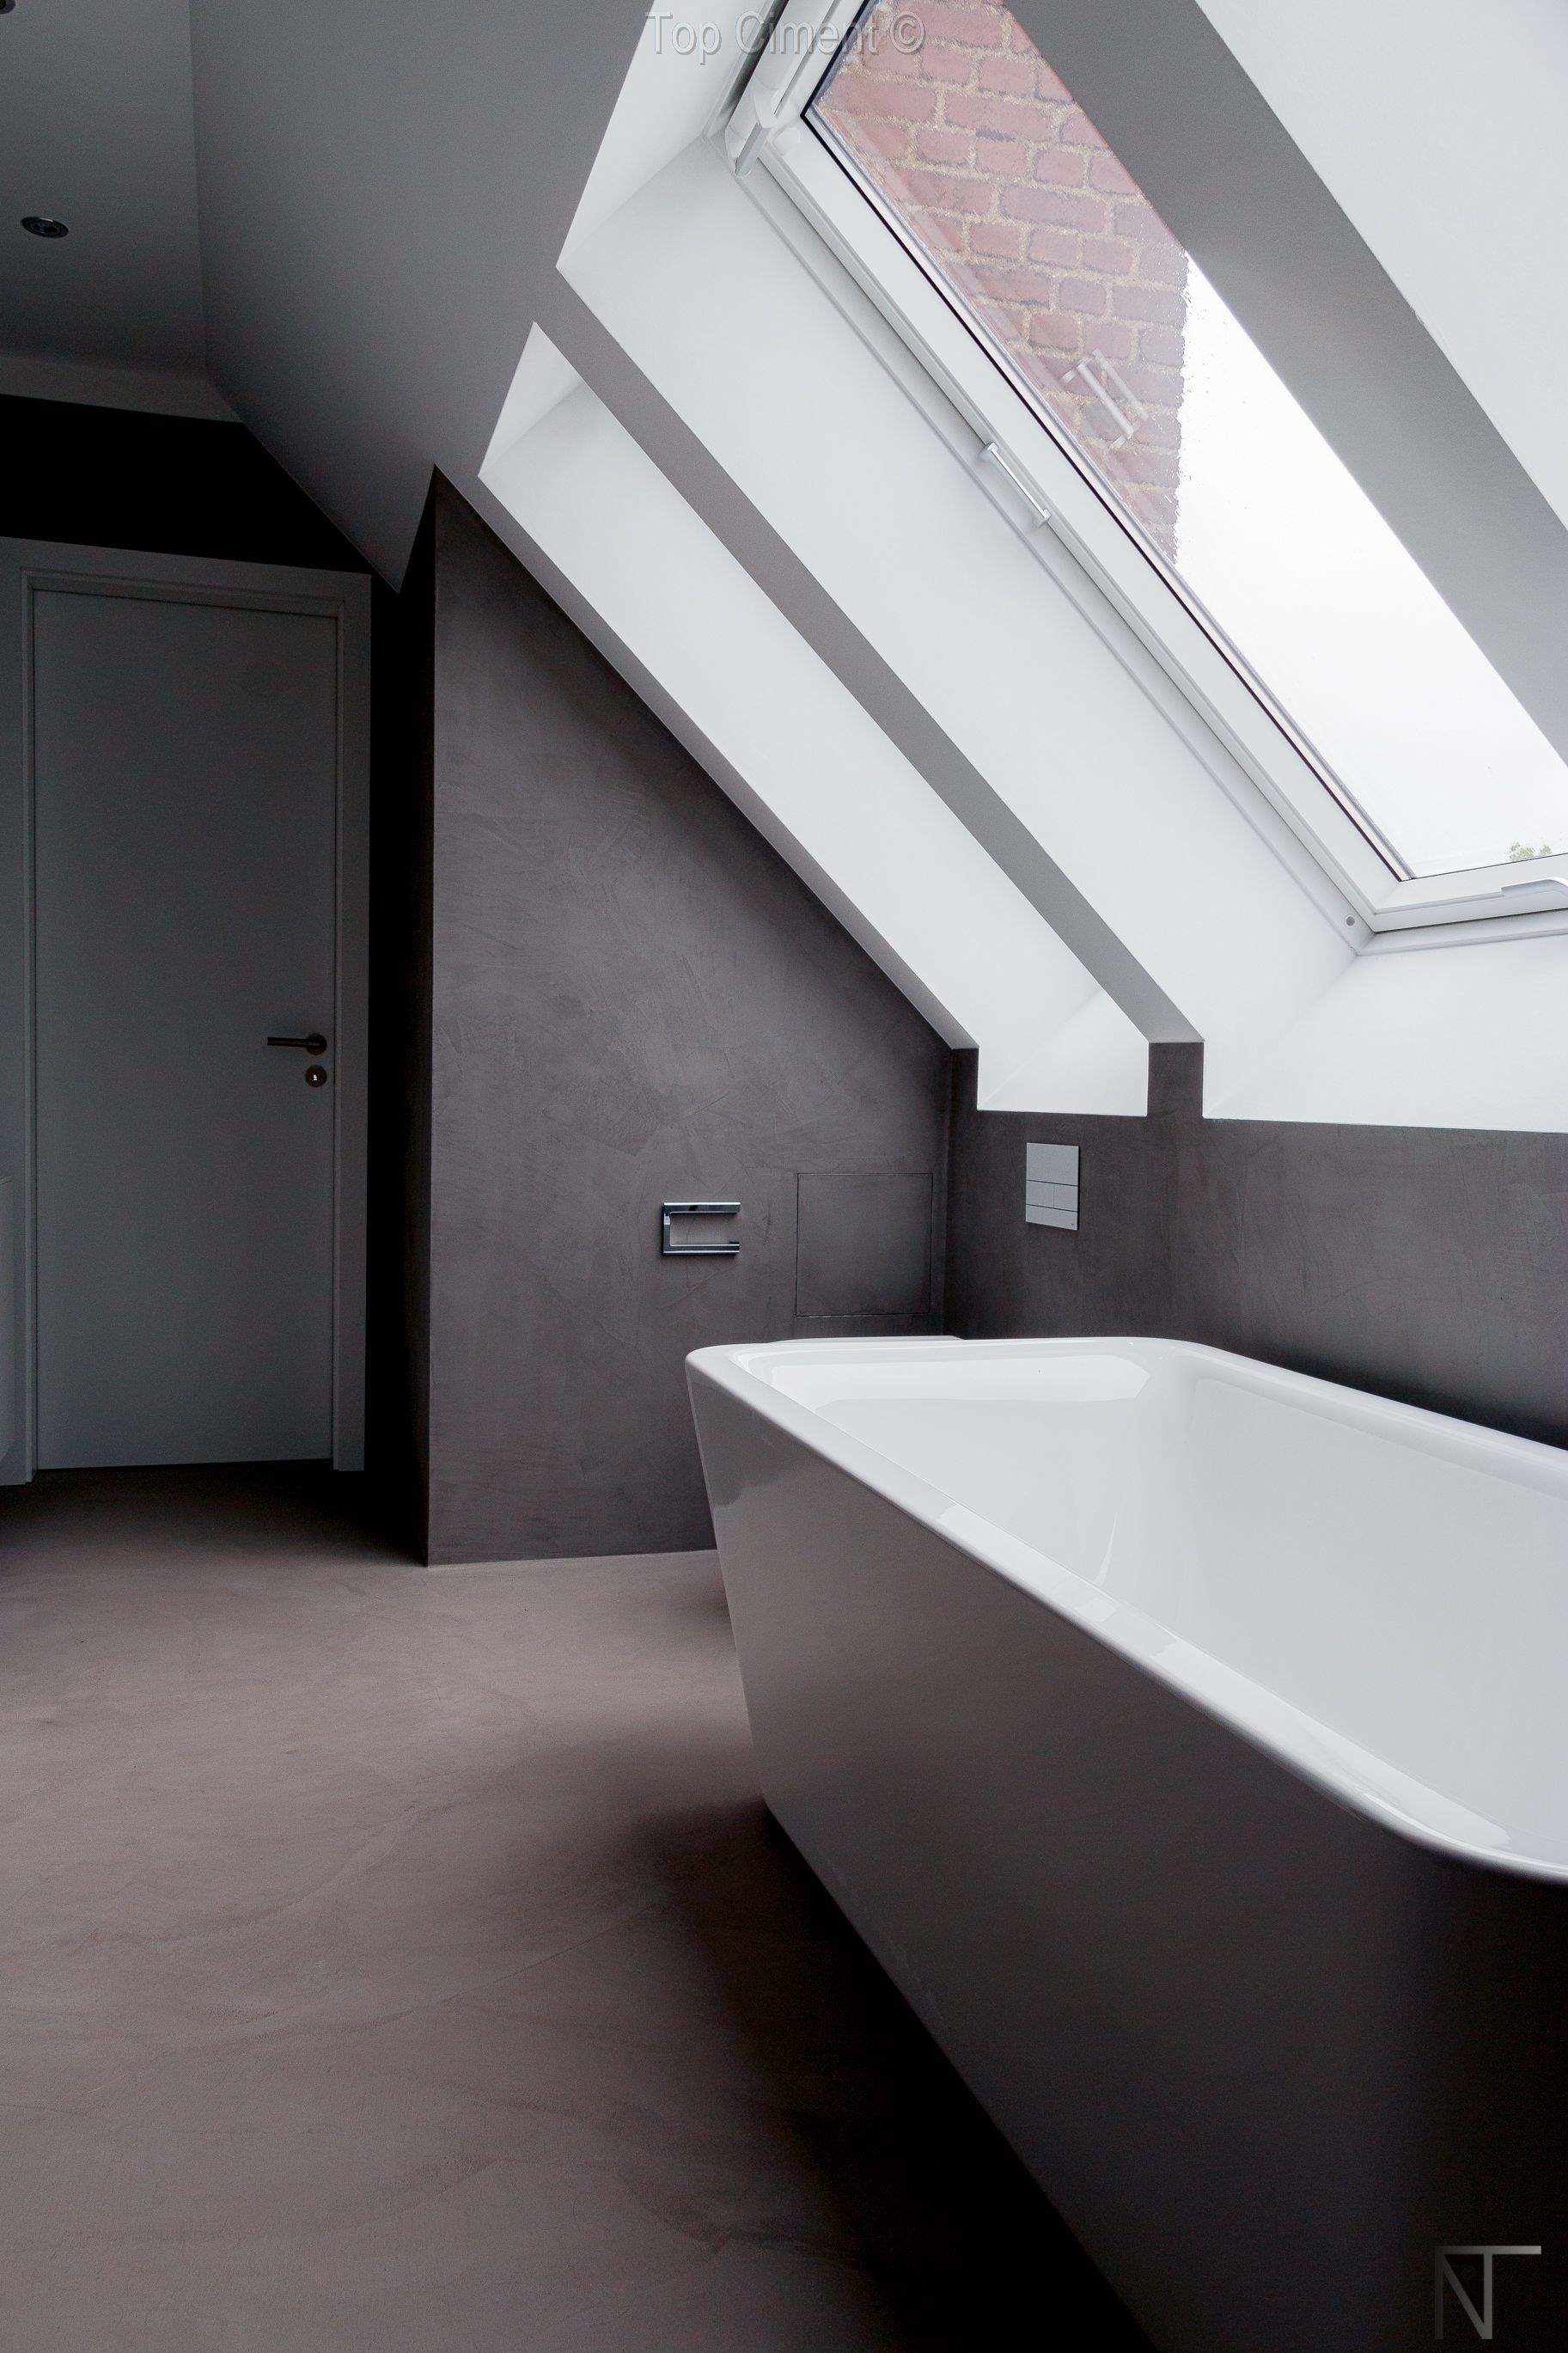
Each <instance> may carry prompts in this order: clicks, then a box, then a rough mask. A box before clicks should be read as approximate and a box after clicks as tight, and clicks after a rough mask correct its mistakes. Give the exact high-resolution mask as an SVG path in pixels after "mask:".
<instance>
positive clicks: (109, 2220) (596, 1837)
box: [0, 1472, 1140, 2353]
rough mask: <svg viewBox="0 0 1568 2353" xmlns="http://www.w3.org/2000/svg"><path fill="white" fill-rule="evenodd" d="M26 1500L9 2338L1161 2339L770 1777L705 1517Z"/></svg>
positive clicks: (15, 1558)
mask: <svg viewBox="0 0 1568 2353" xmlns="http://www.w3.org/2000/svg"><path fill="white" fill-rule="evenodd" d="M341 1508H342V1506H341V1501H339V1500H334V1499H331V1495H330V1482H328V1481H326V1480H324V1479H322V1478H320V1477H311V1476H309V1475H307V1476H301V1475H300V1474H298V1473H260V1474H234V1473H224V1472H186V1473H177V1474H176V1473H155V1472H111V1473H105V1474H98V1475H79V1476H76V1477H74V1478H64V1477H56V1478H53V1479H48V1480H44V1481H40V1482H37V1484H36V1485H35V1487H34V1488H33V1489H31V1490H28V1491H24V1492H21V1493H16V1494H14V1495H10V1496H7V1497H5V1499H3V1500H0V1638H3V1639H0V1697H3V1700H4V1704H5V1764H4V1788H5V1816H6V1829H5V1841H4V1848H3V1852H0V1938H3V1944H4V1965H5V1982H4V1995H3V1998H4V2002H5V2010H6V2017H5V2025H4V2036H3V2041H0V2209H3V2211H0V2231H3V2232H4V2236H5V2241H6V2242H7V2243H6V2246H5V2253H4V2256H3V2258H0V2298H3V2308H4V2316H3V2318H0V2346H3V2347H4V2348H5V2353H142V2348H145V2353H196V2349H197V2348H200V2353H257V2349H258V2348H267V2353H340V2349H341V2348H353V2349H354V2353H361V2348H363V2353H400V2349H401V2348H465V2353H489V2348H518V2353H568V2348H582V2353H588V2348H592V2353H618V2348H626V2353H772V2348H781V2353H782V2348H790V2353H795V2348H801V2349H802V2353H805V2348H810V2353H838V2348H844V2353H850V2349H851V2348H853V2353H870V2349H871V2348H878V2353H881V2348H898V2353H904V2348H963V2353H1013V2348H1026V2347H1028V2348H1056V2353H1102V2348H1103V2353H1110V2348H1121V2347H1127V2346H1131V2345H1133V2344H1135V2343H1137V2342H1139V2341H1140V2340H1138V2339H1136V2338H1135V2337H1134V2336H1133V2335H1132V2332H1131V2330H1130V2328H1129V2327H1128V2325H1127V2323H1126V2322H1125V2320H1124V2319H1122V2318H1121V2316H1120V2314H1119V2312H1118V2310H1117V2308H1116V2307H1115V2306H1114V2305H1113V2304H1112V2303H1111V2301H1110V2298H1109V2296H1108V2295H1106V2294H1105V2292H1104V2290H1103V2289H1102V2288H1101V2287H1100V2284H1099V2282H1098V2281H1097V2280H1096V2278H1095V2276H1094V2274H1092V2273H1091V2272H1090V2271H1089V2267H1088V2266H1087V2264H1086V2263H1084V2261H1083V2259H1082V2257H1081V2256H1080V2255H1079V2253H1078V2252H1077V2250H1076V2248H1075V2247H1074V2246H1073V2244H1072V2242H1070V2241H1069V2240H1068V2238H1067V2237H1066V2235H1065V2233H1064V2232H1062V2231H1061V2230H1060V2226H1059V2225H1058V2223H1057V2222H1056V2221H1055V2220H1054V2218H1053V2217H1052V2215H1051V2213H1050V2211H1049V2209H1048V2208H1047V2206H1046V2205H1045V2204H1044V2202H1043V2201H1042V2200H1039V2199H1038V2198H1037V2195H1036V2194H1035V2192H1034V2191H1033V2190H1032V2189H1031V2188H1030V2187H1029V2186H1028V2184H1027V2183H1026V2181H1025V2180H1024V2179H1022V2177H1021V2175H1020V2174H1019V2172H1018V2171H1017V2169H1016V2167H1015V2166H1014V2165H1013V2163H1012V2160H1011V2159H1010V2158H1009V2157H1008V2156H1007V2154H1006V2152H1005V2150H1004V2149H1003V2148H1002V2147H1001V2146H1000V2144H999V2143H998V2142H997V2141H996V2140H995V2138H994V2136H993V2135H992V2134H991V2132H990V2130H989V2128H988V2126H986V2125H985V2124H984V2121H983V2120H982V2119H981V2117H980V2116H979V2115H978V2113H977V2112H976V2111H975V2110H974V2109H973V2106H972V2105H970V2103H969V2102H968V2100H967V2098H966V2096H965V2095H964V2094H963V2092H962V2091H961V2090H960V2088H959V2087H958V2086H957V2085H956V2084H955V2083H954V2081H953V2079H952V2077H951V2075H950V2074H949V2073H948V2072H947V2070H946V2069H945V2067H944V2066H943V2064H942V2062H941V2060H940V2059H939V2058H938V2056H937V2054H936V2053H935V2052H934V2051H933V2049H932V2048H931V2045H930V2044H929V2043H928V2042H926V2040H925V2038H924V2037H923V2036H922V2035H921V2032H920V2031H919V2029H918V2028H917V2027H916V2026H915V2025H914V2024H913V2022H912V2021H911V2020H910V2017H909V2015H908V2013H907V2012H906V2011H905V2010H904V2009H903V2007H902V2005H901V2004H900V2001H899V2000H898V1999H897V1997H896V1996H895V1995H894V1993H893V1992H892V1990H891V1989H890V1988H889V1986H888V1984H887V1982H886V1980H885V1979H884V1978H882V1977H881V1976H880V1975H879V1972H878V1971H877V1969H876V1968H874V1967H873V1965H872V1964H871V1963H870V1961H869V1960H868V1957H866V1956H865V1954H864V1953H863V1951H862V1949H861V1948H860V1947H858V1945H857V1944H856V1942H855V1940H854V1939H853V1938H852V1937H851V1936H849V1935H848V1933H847V1930H846V1929H845V1927H844V1926H843V1924H842V1922H841V1920H840V1918H839V1916H838V1915H837V1912H836V1911H835V1910H834V1909H833V1908H832V1906H831V1905H829V1904H828V1903H827V1902H826V1898H825V1897H824V1896H823V1895H822V1894H821V1893H820V1891H819V1890H818V1889H817V1887H816V1883H815V1882H813V1881H812V1880H811V1879H810V1877H809V1875H808V1874H807V1873H805V1870H804V1869H803V1867H802V1866H801V1865H800V1864H799V1862H798V1861H797V1859H796V1858H795V1855H794V1854H793V1852H791V1850H790V1849H789V1848H788V1847H787V1845H786V1844H785V1842H784V1841H783V1839H782V1838H781V1837H780V1836H779V1834H778V1833H777V1831H775V1830H774V1829H773V1827H772V1825H771V1824H770V1822H769V1820H768V1818H767V1817H766V1815H765V1814H764V1812H763V1808H762V1806H761V1804H760V1801H759V1799H758V1797H757V1793H756V1788H755V1786H754V1782H753V1779H752V1765H751V1757H750V1752H749V1748H748V1744H747V1738H746V1730H745V1717H744V1711H743V1707H742V1700H741V1694H740V1687H739V1683H738V1680H737V1677H736V1672H735V1662H734V1657H733V1653H732V1651H731V1645H730V1637H729V1629H728V1624H727V1621H726V1619H725V1616H724V1609H723V1602H722V1599H721V1593H720V1590H719V1588H718V1585H717V1581H716V1577H715V1574H714V1568H713V1564H712V1562H711V1559H710V1557H709V1556H705V1555H695V1556H663V1557H657V1558H647V1559H640V1560H626V1559H622V1560H613V1561H581V1562H574V1563H566V1564H561V1563H555V1564H551V1565H549V1566H548V1567H511V1568H497V1569H476V1570H460V1571H452V1570H446V1571H438V1572H434V1573H429V1572H425V1571H422V1570H418V1569H413V1568H409V1567H404V1566H401V1565H400V1564H399V1563H397V1562H396V1561H395V1560H393V1559H391V1558H389V1557H388V1556H385V1555H384V1553H382V1552H381V1551H380V1550H379V1549H378V1547H377V1546H375V1545H374V1543H372V1542H370V1541H369V1540H367V1539H366V1538H364V1537H363V1536H362V1535H358V1534H356V1533H355V1532H354V1531H353V1528H352V1527H349V1526H347V1525H344V1524H343V1522H342V1519H341V1517H339V1516H338V1514H339V1513H340V1512H341Z"/></svg>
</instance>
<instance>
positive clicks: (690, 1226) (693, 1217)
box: [658, 1201, 741, 1258]
mask: <svg viewBox="0 0 1568 2353" xmlns="http://www.w3.org/2000/svg"><path fill="white" fill-rule="evenodd" d="M740 1214H741V1204H740V1203H739V1201H666V1202H665V1204H664V1207H663V1209H662V1211H661V1213H660V1217H659V1229H658V1235H659V1240H658V1251H659V1256H660V1257H661V1258H735V1257H738V1256H739V1254H740V1249H741V1238H740V1236H739V1235H738V1234H726V1233H724V1232H723V1231H722V1224H723V1221H724V1220H725V1219H730V1218H738V1217H739V1216H740ZM678 1219H679V1221H680V1228H681V1230H682V1234H683V1239H682V1240H679V1241H678V1240H676V1231H677V1220H678ZM684 1237H689V1239H686V1238H684Z"/></svg>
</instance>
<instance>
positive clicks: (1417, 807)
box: [1176, 265, 1568, 874]
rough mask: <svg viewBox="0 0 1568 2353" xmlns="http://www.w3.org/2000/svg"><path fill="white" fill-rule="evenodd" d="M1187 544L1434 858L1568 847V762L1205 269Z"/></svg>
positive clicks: (1248, 651)
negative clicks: (1566, 763) (1294, 395)
mask: <svg viewBox="0 0 1568 2353" xmlns="http://www.w3.org/2000/svg"><path fill="white" fill-rule="evenodd" d="M1176 557H1177V564H1178V567H1179V569H1180V572H1181V575H1182V577H1183V578H1184V580H1185V581H1186V582H1187V583H1188V584H1189V586H1191V588H1192V589H1193V591H1194V595H1195V596H1198V597H1199V598H1200V600H1201V601H1202V602H1203V603H1204V604H1205V606H1206V607H1208V609H1209V611H1210V612H1211V613H1213V614H1214V615H1215V617H1216V618H1217V619H1219V620H1221V621H1222V623H1224V624H1225V625H1226V626H1227V627H1228V628H1229V629H1230V632H1231V634H1232V636H1233V637H1234V638H1235V639H1236V642H1237V646H1238V647H1239V649H1240V650H1241V651H1242V652H1243V654H1244V655H1245V656H1246V657H1247V660H1248V661H1249V662H1250V663H1251V665H1252V667H1253V668H1254V669H1255V670H1257V672H1258V676H1259V677H1260V678H1262V679H1264V680H1266V681H1267V682H1268V685H1269V687H1270V688H1271V689H1272V691H1274V692H1275V694H1277V695H1278V697H1279V701H1280V702H1281V703H1282V704H1283V705H1284V707H1285V708H1286V710H1287V711H1289V712H1291V713H1292V715H1293V716H1294V717H1295V718H1296V719H1297V720H1298V721H1299V722H1300V724H1301V725H1302V726H1304V727H1305V728H1306V729H1307V730H1308V732H1309V733H1310V735H1311V737H1312V739H1313V741H1314V743H1315V744H1316V745H1317V747H1318V749H1319V751H1320V752H1321V754H1323V756H1324V758H1325V759H1326V760H1327V761H1328V762H1329V764H1330V765H1331V767H1332V768H1333V769H1334V770H1335V771H1336V773H1337V774H1338V775H1339V776H1341V777H1342V778H1343V780H1344V781H1345V783H1346V784H1347V785H1348V786H1350V788H1351V789H1352V791H1353V792H1355V793H1357V794H1358V796H1359V797H1361V798H1362V800H1363V804H1364V805H1365V806H1366V807H1367V808H1368V809H1369V811H1370V814H1371V815H1372V816H1373V818H1375V820H1376V822H1377V823H1378V824H1379V825H1380V826H1381V827H1382V828H1383V830H1384V832H1385V833H1386V834H1387V835H1388V836H1389V838H1390V839H1391V840H1392V841H1393V842H1394V844H1395V846H1396V847H1397V848H1398V849H1399V850H1400V852H1401V853H1402V855H1403V856H1404V857H1405V860H1407V862H1408V863H1409V865H1410V866H1411V867H1412V868H1413V869H1414V871H1415V872H1416V873H1417V874H1441V873H1446V872H1451V871H1455V870H1456V869H1458V868H1463V867H1468V866H1484V865H1488V864H1490V863H1492V862H1495V861H1497V860H1502V859H1506V858H1507V857H1508V856H1509V854H1510V849H1512V848H1513V846H1514V845H1515V844H1516V843H1524V844H1528V845H1529V846H1531V847H1532V848H1535V849H1541V848H1542V846H1543V845H1546V844H1550V845H1551V846H1552V848H1553V849H1568V770H1565V769H1564V766H1563V761H1562V760H1561V759H1560V758H1559V756H1558V754H1557V753H1556V752H1555V751H1554V750H1553V748H1552V745H1551V744H1549V743H1548V742H1547V740H1546V738H1545V737H1544V736H1543V735H1542V733H1541V731H1540V729H1539V728H1538V727H1537V726H1536V725H1535V723H1534V722H1533V721H1532V720H1531V717H1530V716H1529V713H1528V712H1526V711H1525V710H1524V709H1523V708H1522V706H1521V704H1520V703H1519V702H1517V701H1516V700H1515V698H1514V696H1513V694H1512V693H1511V692H1510V690H1509V688H1508V687H1507V686H1506V685H1505V684H1504V682H1503V681H1502V680H1501V679H1500V677H1499V675H1498V673H1497V671H1496V670H1493V668H1492V666H1491V664H1490V663H1489V661H1488V660H1487V659H1486V657H1485V655H1484V654H1483V653H1482V652H1481V650H1480V649H1479V647H1478V646H1477V644H1476V643H1475V640H1474V639H1473V638H1471V637H1470V635H1469V633H1468V630H1467V629H1466V628H1464V627H1463V626H1462V624H1461V623H1460V622H1459V621H1458V620H1457V619H1456V618H1455V617H1454V615H1453V614H1452V613H1451V612H1450V611H1449V609H1448V607H1447V605H1446V604H1445V603H1444V601H1443V599H1442V597H1441V596H1439V595H1438V594H1437V591H1436V589H1435V588H1434V587H1433V586H1432V584H1431V582H1430V581H1429V580H1428V579H1427V578H1426V575H1425V573H1424V572H1423V571H1422V570H1421V568H1420V566H1419V565H1417V564H1416V563H1415V560H1414V559H1413V558H1412V557H1411V556H1410V555H1409V554H1406V552H1405V547H1404V545H1403V544H1402V543H1401V542H1400V541H1399V540H1398V539H1397V538H1396V537H1395V535H1394V533H1393V532H1392V531H1391V530H1390V529H1389V527H1388V525H1387V524H1386V523H1385V522H1384V520H1383V517H1382V516H1381V515H1380V514H1379V512H1378V511H1377V509H1376V508H1375V507H1374V506H1373V503H1372V501H1371V500H1370V499H1369V498H1368V497H1367V496H1366V494H1365V492H1364V491H1363V490H1362V489H1361V487H1360V485H1359V484H1358V483H1357V482H1356V481H1355V480H1353V478H1352V475H1351V474H1350V472H1349V471H1348V470H1347V469H1346V468H1345V467H1344V466H1343V465H1342V464H1341V462H1340V460H1339V459H1338V458H1337V457H1336V456H1335V455H1334V452H1333V450H1332V449H1331V448H1330V446H1329V444H1328V443H1327V441H1325V440H1324V438H1323V437H1322V435H1321V433H1320V432H1319V431H1318V430H1317V427H1315V426H1314V425H1313V424H1312V423H1311V420H1310V418H1309V417H1307V416H1306V414H1305V413H1304V411H1303V410H1302V409H1301V408H1300V407H1299V406H1298V405H1297V403H1296V401H1295V400H1294V399H1293V398H1292V396H1291V395H1290V394H1289V391H1288V390H1287V389H1286V387H1285V385H1283V384H1282V383H1281V381H1280V379H1279V376H1277V375H1275V373H1274V371H1273V369H1272V368H1271V367H1270V366H1269V365H1268V361H1267V360H1265V359H1264V358H1263V356H1262V354H1261V353H1259V352H1258V349H1257V348H1256V346H1255V345H1254V344H1253V343H1252V342H1251V340H1250V339H1249V337H1248V336H1247V334H1246V332H1244V331H1243V329H1242V328H1241V327H1239V326H1238V325H1237V322H1236V321H1235V319H1234V318H1233V317H1232V316H1231V314H1230V312H1229V311H1228V310H1227V309H1226V306H1225V304H1224V302H1223V301H1221V300H1220V297H1219V296H1218V295H1217V294H1216V293H1215V290H1214V288H1213V287H1212V286H1211V285H1210V284H1209V283H1208V281H1207V280H1206V279H1205V277H1204V276H1203V274H1202V272H1201V271H1200V270H1199V269H1197V268H1196V266H1195V265H1189V272H1188V279H1187V324H1186V362H1185V371H1184V397H1183V401H1182V441H1181V487H1180V490H1179V492H1178V496H1177V521H1176Z"/></svg>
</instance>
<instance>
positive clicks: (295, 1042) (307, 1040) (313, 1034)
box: [267, 1029, 327, 1054]
mask: <svg viewBox="0 0 1568 2353" xmlns="http://www.w3.org/2000/svg"><path fill="white" fill-rule="evenodd" d="M267 1042H268V1045H269V1046H298V1048H299V1049H300V1052H301V1053H302V1054H324V1053H325V1052H326V1050H327V1041H326V1039H324V1038H323V1037H322V1035H321V1031H320V1030H319V1029H312V1030H310V1033H309V1034H308V1036H306V1037H303V1038H268V1040H267Z"/></svg>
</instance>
